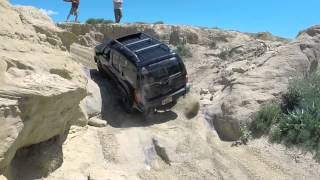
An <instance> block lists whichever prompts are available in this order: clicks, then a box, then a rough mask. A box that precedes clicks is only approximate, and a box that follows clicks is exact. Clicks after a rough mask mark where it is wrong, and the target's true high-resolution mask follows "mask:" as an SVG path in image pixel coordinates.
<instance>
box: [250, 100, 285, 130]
mask: <svg viewBox="0 0 320 180" xmlns="http://www.w3.org/2000/svg"><path fill="white" fill-rule="evenodd" d="M280 116H281V109H280V107H279V106H278V105H275V104H271V105H267V106H265V107H263V108H262V109H261V110H260V111H259V112H258V113H257V114H256V116H255V120H254V121H253V122H252V123H251V124H250V127H249V128H250V130H251V131H252V132H253V133H254V134H255V135H261V134H268V133H269V131H270V129H271V126H272V124H275V123H277V122H278V121H279V118H280Z"/></svg>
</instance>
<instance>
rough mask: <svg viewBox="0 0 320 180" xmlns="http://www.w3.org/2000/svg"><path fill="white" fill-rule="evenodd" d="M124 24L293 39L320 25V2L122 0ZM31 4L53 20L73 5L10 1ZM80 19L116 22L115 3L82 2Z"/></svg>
mask: <svg viewBox="0 0 320 180" xmlns="http://www.w3.org/2000/svg"><path fill="white" fill-rule="evenodd" d="M123 1H124V5H123V15H124V17H123V19H122V22H124V23H126V22H149V23H152V22H156V21H163V22H165V23H166V24H185V25H194V26H202V27H209V28H210V27H218V28H222V29H229V30H237V31H241V32H271V33H273V34H275V35H278V36H282V37H286V38H294V37H295V36H296V35H297V34H298V32H299V31H300V30H303V29H305V28H308V27H310V26H312V25H316V24H320V0H304V1H303V0H160V1H157V0H123ZM11 3H12V4H16V5H32V6H35V7H37V8H40V9H42V11H43V12H46V13H47V14H49V15H50V16H51V17H52V18H53V19H54V21H56V22H61V21H65V19H66V16H67V14H68V12H69V10H70V4H69V3H66V2H64V1H63V0H11ZM79 12H80V13H79V20H80V21H81V22H84V21H85V20H86V19H88V18H92V17H93V18H105V19H114V15H113V4H112V0H80V8H79Z"/></svg>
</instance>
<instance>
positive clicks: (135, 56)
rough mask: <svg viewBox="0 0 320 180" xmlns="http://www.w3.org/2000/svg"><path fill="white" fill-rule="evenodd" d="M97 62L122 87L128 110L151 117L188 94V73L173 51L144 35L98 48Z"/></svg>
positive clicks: (103, 71) (136, 35)
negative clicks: (155, 112) (136, 110)
mask: <svg viewBox="0 0 320 180" xmlns="http://www.w3.org/2000/svg"><path fill="white" fill-rule="evenodd" d="M94 59H95V62H96V63H97V66H98V69H99V71H100V73H103V74H106V75H107V76H108V77H110V79H111V80H112V81H114V82H115V84H116V85H117V86H118V88H119V92H120V93H121V94H120V95H121V97H122V102H123V106H124V109H125V110H126V111H129V112H130V111H131V110H133V108H136V109H138V110H139V111H141V112H144V113H147V114H149V112H152V111H155V110H156V109H161V108H163V107H165V106H168V105H174V104H175V103H176V102H177V99H178V98H179V97H181V96H184V95H185V94H186V93H187V81H188V77H187V71H186V68H185V65H184V64H183V62H182V60H181V58H180V57H179V56H178V55H177V54H175V53H173V52H172V51H171V50H170V48H169V47H168V46H167V45H165V44H164V43H161V42H160V41H158V40H157V39H155V38H152V37H150V36H148V35H147V34H144V33H137V34H132V35H128V36H125V37H122V38H119V39H116V40H108V41H106V42H104V43H102V44H100V45H98V46H96V47H95V58H94Z"/></svg>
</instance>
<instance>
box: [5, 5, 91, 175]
mask: <svg viewBox="0 0 320 180" xmlns="http://www.w3.org/2000/svg"><path fill="white" fill-rule="evenodd" d="M20 10H21V11H20ZM27 10H28V11H27ZM0 13H1V17H0V20H1V26H0V122H1V125H0V144H1V146H0V174H1V172H3V171H4V170H5V169H7V168H8V167H9V166H10V163H11V161H12V159H13V158H14V156H15V153H16V152H17V150H19V149H20V148H23V147H27V146H31V145H34V144H38V143H41V142H44V141H47V140H49V139H51V138H53V137H55V136H59V135H62V134H64V133H65V132H66V131H68V129H69V127H70V126H71V125H73V124H84V123H79V122H86V121H87V119H86V116H85V114H84V113H83V112H82V110H81V108H80V106H79V103H80V101H81V100H82V99H83V98H84V97H85V96H86V94H87V92H86V83H87V79H86V78H85V75H84V73H83V72H82V71H81V67H80V65H79V64H77V63H75V62H74V61H73V60H72V58H71V56H70V55H69V54H68V53H66V52H64V51H61V49H59V48H56V47H54V46H51V45H50V44H49V43H48V42H45V38H43V36H42V35H41V34H42V33H41V32H42V31H41V32H40V31H38V30H39V28H41V29H42V30H43V32H52V34H57V33H59V32H60V30H59V29H58V28H57V27H55V26H54V24H53V23H52V21H51V20H50V19H49V18H46V17H45V15H44V14H43V13H40V12H39V11H38V10H36V9H34V8H30V7H19V8H13V7H12V6H11V5H10V4H9V3H8V1H6V0H0ZM38 20H39V21H38ZM47 35H48V36H49V35H50V34H47ZM47 35H46V36H47ZM55 38H57V40H58V41H61V39H59V38H58V37H55Z"/></svg>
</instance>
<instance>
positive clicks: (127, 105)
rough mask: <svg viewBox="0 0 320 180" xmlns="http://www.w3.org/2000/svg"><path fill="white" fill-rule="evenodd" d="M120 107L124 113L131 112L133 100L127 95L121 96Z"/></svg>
mask: <svg viewBox="0 0 320 180" xmlns="http://www.w3.org/2000/svg"><path fill="white" fill-rule="evenodd" d="M121 103H122V108H123V110H124V111H125V112H126V113H132V111H133V107H132V105H133V102H132V100H130V98H129V97H128V96H122V97H121Z"/></svg>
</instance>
